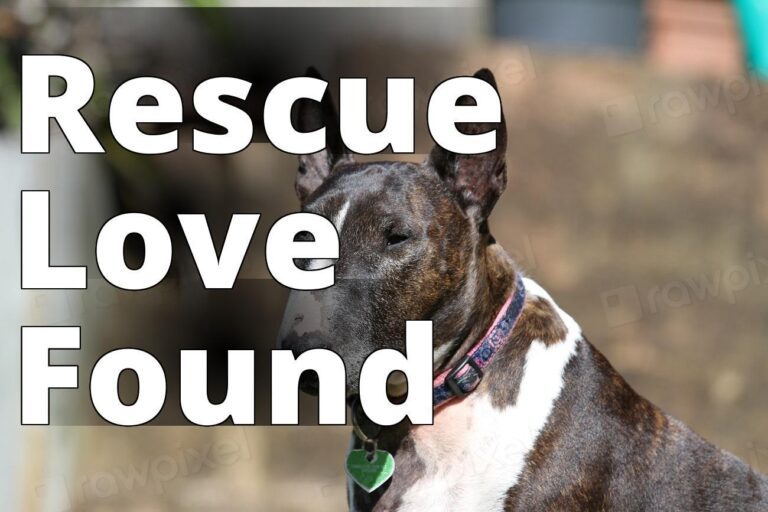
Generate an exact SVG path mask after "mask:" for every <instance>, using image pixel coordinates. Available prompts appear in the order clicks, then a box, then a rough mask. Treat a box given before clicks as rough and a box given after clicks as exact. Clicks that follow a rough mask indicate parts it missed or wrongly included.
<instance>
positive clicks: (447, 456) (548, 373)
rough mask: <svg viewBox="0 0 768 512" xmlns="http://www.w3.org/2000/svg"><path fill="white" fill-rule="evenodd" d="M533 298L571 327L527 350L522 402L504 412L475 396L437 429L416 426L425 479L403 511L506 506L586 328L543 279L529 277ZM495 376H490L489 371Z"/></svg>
mask: <svg viewBox="0 0 768 512" xmlns="http://www.w3.org/2000/svg"><path fill="white" fill-rule="evenodd" d="M525 286H526V289H527V292H528V294H529V295H530V296H538V297H541V298H542V299H545V300H548V301H550V302H551V303H552V306H553V308H554V309H555V311H556V312H557V313H558V314H559V315H560V316H561V317H562V320H563V322H564V323H565V325H566V328H567V334H566V337H565V339H564V340H563V341H561V342H559V343H556V344H551V345H549V346H547V345H545V344H544V343H542V342H540V341H534V342H533V343H532V344H531V346H530V348H529V349H528V353H527V354H526V360H525V369H524V374H523V378H522V381H521V383H520V390H519V393H518V397H517V401H516V402H515V403H514V404H513V405H510V406H508V407H505V408H503V409H499V408H496V407H494V405H493V404H492V403H491V398H490V396H488V395H479V394H472V395H470V396H469V397H467V398H466V399H464V400H463V401H461V402H458V403H454V404H451V405H448V406H447V407H445V408H443V409H441V410H439V411H438V412H437V413H436V414H435V424H434V425H432V426H420V427H415V428H414V430H413V435H414V438H415V446H416V451H417V453H418V455H419V457H420V458H421V459H422V460H423V461H424V463H425V465H426V468H425V475H426V476H425V477H424V478H422V479H420V480H418V481H417V482H415V483H414V485H413V486H412V487H410V488H409V489H408V490H407V491H406V493H405V495H404V496H403V501H402V503H403V506H402V508H401V509H400V510H401V511H407V512H421V511H424V510H478V511H483V512H485V511H501V510H503V509H504V500H505V498H506V495H507V492H508V491H509V490H510V489H511V488H513V487H514V486H515V485H516V484H517V482H518V479H519V478H520V474H521V473H522V471H523V469H524V467H525V461H526V458H527V456H528V454H529V453H530V452H531V450H533V448H534V446H535V444H536V440H537V439H538V437H539V434H540V433H541V430H542V429H543V428H544V426H545V425H546V423H547V420H548V419H549V416H550V414H551V412H552V408H553V406H554V404H555V401H556V400H557V398H558V397H559V396H560V392H561V391H562V387H563V373H564V370H565V367H566V365H567V364H568V361H570V359H571V358H572V357H573V354H574V353H575V351H576V347H577V344H578V343H579V340H580V339H581V329H580V328H579V326H578V325H577V324H576V322H574V320H573V319H572V318H571V317H570V316H569V315H568V314H566V313H564V312H563V311H562V310H560V308H558V307H557V305H556V304H555V303H554V301H552V299H551V297H550V296H549V294H547V292H545V291H544V290H543V289H542V288H541V287H540V286H539V285H538V284H536V283H535V282H534V281H532V280H530V279H525ZM490 377H492V376H490Z"/></svg>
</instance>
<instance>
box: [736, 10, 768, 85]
mask: <svg viewBox="0 0 768 512" xmlns="http://www.w3.org/2000/svg"><path fill="white" fill-rule="evenodd" d="M733 3H734V6H735V7H736V11H737V13H738V16H739V21H740V22H741V32H742V36H743V39H744V48H745V49H746V53H747V62H748V64H749V67H750V68H752V70H753V71H754V72H755V73H756V74H758V75H760V77H761V78H765V79H768V0H734V2H733Z"/></svg>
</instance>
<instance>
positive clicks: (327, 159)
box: [294, 67, 350, 204]
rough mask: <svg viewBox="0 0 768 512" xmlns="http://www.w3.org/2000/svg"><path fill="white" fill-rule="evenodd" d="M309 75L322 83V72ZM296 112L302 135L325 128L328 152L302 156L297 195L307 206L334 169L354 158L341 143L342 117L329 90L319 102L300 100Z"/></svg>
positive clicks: (309, 73)
mask: <svg viewBox="0 0 768 512" xmlns="http://www.w3.org/2000/svg"><path fill="white" fill-rule="evenodd" d="M306 76H308V77H310V78H318V79H320V80H322V77H321V76H320V73H318V71H317V70H316V69H315V68H314V67H310V68H309V69H307V72H306ZM294 112H295V113H296V123H295V126H296V129H297V130H298V131H300V132H312V131H315V130H317V129H319V128H322V127H325V137H326V146H325V149H324V150H322V151H318V152H317V153H313V154H311V155H300V156H299V168H298V171H297V173H296V185H295V186H296V195H297V196H298V197H299V201H301V203H302V204H304V202H305V201H306V199H307V198H308V197H309V195H310V194H312V192H314V191H315V189H317V187H319V186H320V184H322V183H323V181H325V179H326V178H327V177H328V175H329V174H330V173H331V171H332V170H333V167H334V166H335V165H336V164H338V163H339V162H340V161H342V160H347V159H350V157H349V155H348V154H347V150H346V148H345V147H344V143H343V142H342V140H341V131H340V130H339V116H338V114H337V113H336V107H335V106H334V104H333V99H332V98H331V93H330V91H328V90H327V89H326V91H325V94H324V95H323V99H322V101H321V102H319V103H318V102H316V101H313V100H310V99H308V98H302V99H299V100H298V101H297V102H296V109H295V111H294Z"/></svg>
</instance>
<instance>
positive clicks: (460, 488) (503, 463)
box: [398, 395, 527, 512]
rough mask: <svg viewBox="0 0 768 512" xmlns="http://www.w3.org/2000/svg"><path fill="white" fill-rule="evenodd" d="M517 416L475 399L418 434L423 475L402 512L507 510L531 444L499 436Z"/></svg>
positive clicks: (481, 398) (414, 434)
mask: <svg viewBox="0 0 768 512" xmlns="http://www.w3.org/2000/svg"><path fill="white" fill-rule="evenodd" d="M514 416H515V413H514V411H509V410H507V411H503V410H500V409H496V408H494V407H493V406H492V404H491V401H490V397H489V396H487V395H485V396H483V395H472V396H469V397H468V398H466V399H465V400H463V401H462V402H460V403H456V404H452V405H450V406H449V407H446V408H445V409H443V410H442V411H440V412H439V413H438V414H437V415H436V416H435V424H434V425H432V426H424V427H418V428H415V429H414V430H413V431H412V434H411V435H412V438H413V445H412V449H413V451H415V454H416V456H417V457H418V460H419V461H420V462H421V464H420V467H421V472H420V474H418V475H415V476H416V479H415V480H414V481H413V482H411V484H410V486H409V487H408V488H407V489H406V490H405V492H404V493H403V495H402V498H401V503H400V507H398V510H399V511H403V512H406V511H407V512H416V511H423V510H488V511H491V510H502V508H503V505H504V499H505V496H506V493H507V491H508V489H509V488H510V487H512V486H513V485H514V480H515V475H517V474H519V472H520V471H521V470H522V467H523V465H524V463H525V455H526V453H527V443H526V442H525V441H524V440H523V439H514V436H509V437H508V436H502V435H500V432H501V431H502V430H503V429H504V428H505V425H509V424H511V423H512V422H513V421H514Z"/></svg>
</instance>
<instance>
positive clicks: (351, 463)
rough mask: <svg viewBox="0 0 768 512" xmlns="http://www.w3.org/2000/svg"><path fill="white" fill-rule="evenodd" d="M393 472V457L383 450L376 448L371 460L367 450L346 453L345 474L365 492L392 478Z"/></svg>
mask: <svg viewBox="0 0 768 512" xmlns="http://www.w3.org/2000/svg"><path fill="white" fill-rule="evenodd" d="M394 472H395V458H394V457H393V456H392V454H391V453H389V452H387V451H384V450H376V452H375V455H374V457H373V461H371V462H369V461H368V452H366V451H365V450H352V451H350V452H349V455H347V474H348V475H349V476H350V477H351V478H352V480H354V481H355V483H356V484H357V485H359V486H360V487H361V488H363V489H364V490H365V492H373V491H375V490H376V489H378V488H379V487H381V485H382V484H383V483H384V482H386V481H387V480H389V479H390V478H392V475H393V474H394Z"/></svg>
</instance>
